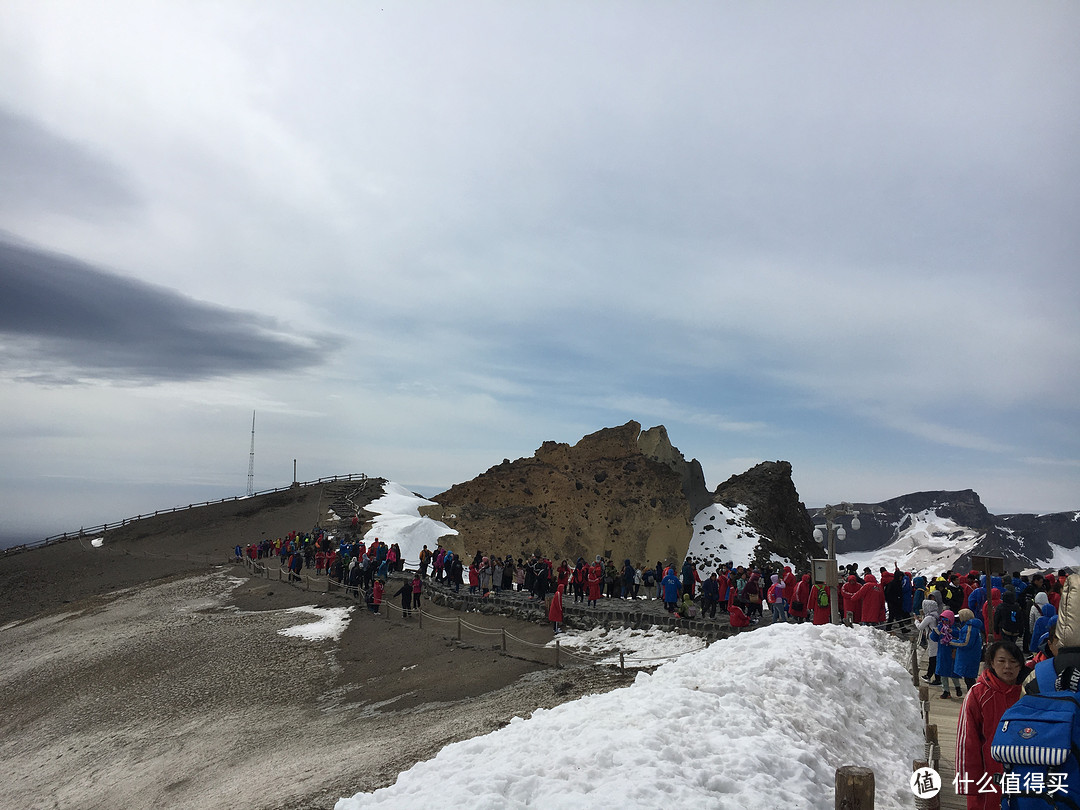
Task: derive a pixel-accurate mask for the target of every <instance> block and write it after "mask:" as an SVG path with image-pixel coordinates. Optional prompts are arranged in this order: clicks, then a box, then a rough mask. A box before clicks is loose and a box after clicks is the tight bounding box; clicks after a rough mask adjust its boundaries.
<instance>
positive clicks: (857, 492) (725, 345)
mask: <svg viewBox="0 0 1080 810" xmlns="http://www.w3.org/2000/svg"><path fill="white" fill-rule="evenodd" d="M1077 30H1080V6H1078V5H1077V4H1074V3H1066V2H1059V3H1054V2H1047V3H1039V4H1016V3H1005V4H998V3H936V2H935V3H918V2H915V3H907V2H906V3H874V4H839V3H795V2H790V3H768V2H755V3H736V2H730V3H723V2H719V3H718V2H683V3H659V2H657V3H634V2H580V0H574V2H565V3H562V2H543V3H541V2H522V3H503V2H469V0H462V2H454V3H442V2H411V3H400V2H396V1H391V0H385V1H383V2H375V3H368V2H359V1H358V2H315V3H301V2H267V0H258V2H247V3H241V2H222V0H213V2H205V3H201V2H190V1H188V0H185V2H158V3H145V2H142V0H132V2H120V0H105V1H104V2H98V3H84V2H46V1H45V0H28V1H27V2H19V0H7V1H6V2H5V3H4V24H3V26H0V75H2V76H3V77H4V79H3V81H2V82H0V347H2V349H0V378H2V379H0V386H2V387H0V391H2V393H0V457H2V458H3V459H4V460H5V464H4V465H3V470H2V472H0V476H2V477H0V521H2V526H0V534H2V533H5V532H6V533H12V532H29V533H31V534H37V533H48V532H53V531H62V530H65V529H71V528H77V527H78V526H80V525H91V524H93V523H100V522H102V521H106V520H116V519H119V518H121V517H126V516H128V515H132V514H136V513H139V512H143V511H149V510H153V509H155V508H164V507H171V506H173V505H176V504H183V503H188V502H190V501H192V500H201V499H205V498H210V497H219V496H225V495H232V494H243V493H244V492H245V491H246V488H247V469H248V450H249V444H250V439H251V418H252V411H256V412H257V422H256V455H255V486H256V489H268V488H271V487H275V486H280V485H283V484H287V483H288V482H289V481H291V480H292V472H293V459H297V468H298V477H299V478H300V479H301V480H309V479H313V478H317V477H319V476H325V475H333V474H338V473H347V472H367V473H369V474H372V475H379V476H385V477H389V478H392V479H394V480H396V481H398V482H400V483H402V484H405V485H407V486H410V487H413V488H418V489H420V490H421V491H423V492H424V493H425V494H430V493H433V492H437V491H439V490H441V489H443V488H445V487H448V486H449V485H451V484H453V483H456V482H459V481H463V480H467V479H469V478H472V477H473V476H475V475H477V474H479V473H480V472H482V471H484V470H485V469H487V468H488V467H490V466H491V465H493V464H497V463H499V462H501V461H502V460H503V458H511V459H513V458H518V457H522V456H528V455H531V454H532V453H533V451H534V450H535V449H536V448H537V447H538V446H539V445H540V444H541V443H542V442H544V441H546V440H549V439H551V440H556V441H564V442H571V443H572V442H575V441H577V440H578V439H579V438H580V437H581V436H583V435H585V434H586V433H591V432H593V431H595V430H598V429H600V428H602V427H606V426H613V425H619V424H623V423H625V422H627V421H628V420H630V419H634V420H637V421H639V422H641V423H642V424H643V425H644V426H645V427H650V426H652V425H656V424H664V425H666V426H667V428H668V432H669V434H670V436H671V439H672V441H673V442H674V444H676V445H677V446H678V447H679V448H680V449H681V450H682V451H683V453H684V454H685V455H686V456H687V457H688V458H689V457H696V458H698V459H699V460H700V461H701V463H702V465H703V467H704V470H705V474H706V477H707V479H708V483H709V485H710V487H712V486H715V485H716V484H718V483H720V482H722V481H723V480H725V479H726V478H727V477H728V476H729V475H732V474H735V473H740V472H743V471H745V470H746V469H748V468H749V467H750V466H752V465H753V464H755V463H757V462H759V461H762V460H772V459H787V460H789V461H791V462H792V464H793V465H794V474H795V483H796V486H797V487H798V489H799V492H800V495H801V496H802V498H803V500H804V501H805V502H806V503H807V504H808V505H820V504H822V503H825V502H836V501H839V500H860V501H876V500H882V499H885V498H890V497H895V496H898V495H902V494H905V493H908V492H914V491H919V490H929V489H965V488H973V489H975V490H976V491H978V492H979V493H980V495H981V496H982V498H983V501H984V502H985V503H986V504H987V505H988V506H989V507H990V508H991V509H992V510H994V511H998V512H1007V511H1040V512H1045V511H1062V510H1069V509H1078V508H1080V407H1078V403H1080V326H1078V323H1077V309H1078V307H1077V305H1078V304H1080V272H1078V270H1080V261H1078V259H1080V227H1078V225H1080V217H1078V215H1080V159H1078V157H1080V149H1078V144H1080V105H1078V104H1077V103H1076V102H1077V98H1078V97H1080V96H1078V89H1080V88H1078V85H1080V82H1078V79H1080V50H1078V49H1077V48H1076V31H1077Z"/></svg>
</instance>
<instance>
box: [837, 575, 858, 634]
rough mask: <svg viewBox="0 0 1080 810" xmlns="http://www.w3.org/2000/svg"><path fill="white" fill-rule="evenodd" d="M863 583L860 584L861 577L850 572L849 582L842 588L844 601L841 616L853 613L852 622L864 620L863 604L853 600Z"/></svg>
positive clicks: (856, 622) (841, 593)
mask: <svg viewBox="0 0 1080 810" xmlns="http://www.w3.org/2000/svg"><path fill="white" fill-rule="evenodd" d="M860 588H862V585H860V584H859V578H858V577H857V576H855V575H854V574H848V578H847V582H845V583H844V586H843V587H842V588H841V589H840V595H841V596H842V597H843V601H842V602H841V603H840V604H841V605H842V606H843V612H842V613H841V618H844V617H846V616H847V614H848V613H849V612H850V613H851V622H852V624H859V623H861V622H862V604H861V603H859V602H855V601H852V597H853V596H855V594H857V593H858V592H859V589H860Z"/></svg>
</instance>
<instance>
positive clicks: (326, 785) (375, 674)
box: [0, 566, 629, 810]
mask: <svg viewBox="0 0 1080 810" xmlns="http://www.w3.org/2000/svg"><path fill="white" fill-rule="evenodd" d="M242 572H243V568H242V567H237V568H235V569H233V568H232V567H228V566H222V567H220V568H219V569H216V570H214V571H212V572H210V573H204V574H200V575H197V576H190V575H186V574H185V575H178V576H175V577H173V578H171V579H166V580H164V581H158V582H153V583H149V584H145V585H137V586H134V587H131V588H127V589H124V590H120V591H118V592H114V593H109V594H97V595H92V596H89V597H87V598H84V599H77V600H73V601H71V602H69V603H68V604H65V605H62V610H57V611H56V612H53V613H51V614H47V615H38V616H37V617H35V618H31V619H15V620H10V619H9V620H8V621H6V623H5V624H3V625H0V645H2V647H3V649H4V656H3V663H0V690H2V691H3V694H4V695H5V698H6V700H5V702H6V704H7V707H6V709H5V712H4V715H3V719H2V720H0V758H2V761H3V762H4V763H5V766H6V767H5V776H6V778H5V803H6V804H8V805H9V806H13V807H25V808H53V807H55V808H66V807H75V806H77V807H80V808H109V809H110V810H112V809H113V808H116V807H125V808H127V807H131V808H138V807H147V808H149V807H155V808H156V807H190V808H237V807H245V808H247V807H251V808H327V807H332V806H333V804H334V802H335V801H336V800H337V798H339V797H341V796H351V795H352V794H354V793H356V792H357V791H360V790H374V789H376V788H378V787H383V786H386V785H388V784H391V783H392V782H393V781H394V780H395V779H396V777H397V774H398V773H399V772H400V771H402V770H404V769H406V768H408V767H411V766H412V765H413V764H415V763H416V762H418V761H420V760H422V759H427V758H429V757H431V756H434V754H436V753H437V752H438V751H439V750H440V749H441V748H442V747H443V746H444V745H446V744H447V743H449V742H453V741H456V740H460V739H466V738H469V737H472V736H475V735H477V734H482V733H486V732H488V731H491V730H493V729H495V728H498V727H500V726H502V725H504V724H506V723H507V722H509V720H510V719H511V718H512V717H514V716H515V715H517V716H528V715H529V714H530V713H531V712H532V711H533V710H535V709H536V708H538V707H541V706H543V707H551V706H554V705H558V704H559V703H562V702H564V701H566V700H570V699H573V698H576V697H578V696H580V695H582V694H587V693H589V692H596V691H603V690H606V689H609V688H613V687H615V686H619V685H623V684H625V683H628V682H629V677H628V676H625V675H623V674H622V673H620V672H618V671H617V670H614V671H613V670H602V669H595V668H593V669H562V670H554V669H550V668H546V667H542V666H540V665H537V664H534V663H532V662H527V661H521V660H518V659H515V658H510V657H507V656H503V655H499V654H498V653H496V652H493V651H492V650H491V649H480V648H478V647H462V646H461V645H459V644H458V643H456V642H455V641H454V640H453V639H452V638H449V639H448V638H446V637H445V636H444V635H443V633H442V630H441V628H440V627H438V626H430V624H429V626H425V628H423V629H421V628H419V627H418V626H417V625H416V624H415V623H406V622H405V621H403V620H402V619H400V618H397V619H394V618H386V617H374V616H371V615H370V614H367V613H365V612H363V611H362V610H361V609H357V610H356V611H354V613H353V615H352V620H351V622H350V624H349V626H348V628H347V629H346V631H345V633H344V634H343V635H342V637H341V638H340V640H339V641H336V642H330V641H320V642H313V641H306V640H303V639H297V638H289V637H285V636H282V635H280V634H279V633H278V632H277V631H278V630H280V629H283V628H286V627H290V626H294V625H297V624H303V623H305V622H306V621H310V620H311V619H310V618H309V617H304V616H298V615H297V614H296V613H291V612H288V611H287V609H288V608H291V607H297V606H300V605H309V604H320V603H325V605H326V606H332V607H341V606H342V604H343V603H342V602H341V601H340V600H338V599H334V598H333V597H327V596H325V595H318V594H309V593H306V592H303V591H299V590H297V589H294V588H290V587H288V586H287V585H284V584H278V583H268V582H266V581H265V580H258V579H248V578H247V577H246V576H245V575H244V574H243V573H242ZM54 610H55V608H54ZM434 610H436V611H437V610H438V609H437V608H436V609H434ZM484 620H485V621H490V622H491V623H492V624H493V626H494V625H495V622H507V623H513V620H510V619H499V618H497V617H484ZM513 632H514V633H515V634H516V635H519V637H521V638H530V637H532V638H535V639H536V640H537V641H546V640H547V632H548V631H547V630H546V628H543V627H542V626H538V625H528V624H518V625H517V626H514V628H513Z"/></svg>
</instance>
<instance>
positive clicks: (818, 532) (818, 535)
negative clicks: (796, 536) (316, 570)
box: [814, 529, 825, 543]
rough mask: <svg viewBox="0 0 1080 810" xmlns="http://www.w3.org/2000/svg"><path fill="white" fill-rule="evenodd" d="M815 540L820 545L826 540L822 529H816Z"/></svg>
mask: <svg viewBox="0 0 1080 810" xmlns="http://www.w3.org/2000/svg"><path fill="white" fill-rule="evenodd" d="M814 539H815V540H817V541H818V542H819V543H820V542H821V541H822V540H824V539H825V535H823V534H822V533H821V529H814Z"/></svg>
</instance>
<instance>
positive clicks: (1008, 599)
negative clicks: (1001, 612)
mask: <svg viewBox="0 0 1080 810" xmlns="http://www.w3.org/2000/svg"><path fill="white" fill-rule="evenodd" d="M1001 599H1002V601H1003V602H1004V603H1005V604H1006V605H1014V604H1016V594H1015V593H1013V592H1012V591H1005V595H1004V596H1003V597H1001Z"/></svg>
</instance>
